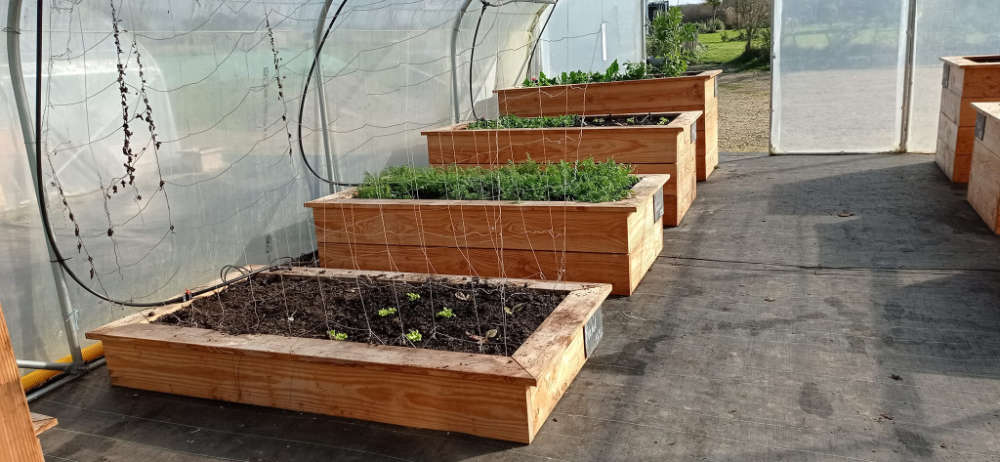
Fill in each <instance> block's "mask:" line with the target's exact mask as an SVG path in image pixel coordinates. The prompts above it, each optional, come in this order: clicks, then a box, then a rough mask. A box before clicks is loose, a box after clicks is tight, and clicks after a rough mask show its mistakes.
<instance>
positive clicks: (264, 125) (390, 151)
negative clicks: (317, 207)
mask: <svg viewBox="0 0 1000 462" xmlns="http://www.w3.org/2000/svg"><path fill="white" fill-rule="evenodd" d="M112 2H113V3H112ZM112 2H109V1H105V0H82V1H63V0H46V3H45V6H46V10H45V17H44V20H45V27H44V31H43V36H44V39H45V47H44V49H43V50H41V53H42V57H43V61H44V65H43V77H44V89H43V94H42V96H43V107H42V110H43V115H44V122H43V127H42V133H41V136H40V140H41V142H42V144H43V149H44V151H43V152H44V159H43V168H44V180H45V184H46V189H47V193H48V195H47V201H48V203H49V211H50V214H51V217H52V224H53V227H54V228H55V231H56V233H57V240H58V242H59V244H60V247H61V248H62V250H63V252H64V253H65V254H67V256H69V257H71V260H70V261H69V265H70V266H71V267H72V268H73V269H74V270H75V272H77V273H78V274H80V275H82V276H83V278H84V279H85V280H87V281H89V283H90V285H91V286H92V287H93V288H95V290H98V291H99V292H101V293H106V294H108V295H110V296H112V297H115V298H119V299H134V300H137V301H150V300H158V299H163V298H166V297H169V296H173V295H176V294H178V293H181V292H182V291H184V290H185V289H189V288H190V289H194V288H196V287H197V286H199V285H201V284H205V283H206V282H208V281H211V280H213V279H215V278H217V277H218V274H219V268H220V267H222V266H223V265H226V264H238V265H242V264H248V263H258V264H259V263H268V262H272V261H275V260H277V259H280V258H283V257H295V256H299V255H302V254H304V253H307V252H311V251H313V250H314V249H315V239H314V236H313V229H312V222H311V215H310V213H309V212H308V210H307V209H305V208H304V207H303V205H302V204H303V203H304V202H306V201H308V200H310V199H313V198H316V197H319V196H321V195H324V194H326V193H327V192H328V191H329V187H328V186H327V185H326V184H324V183H322V182H321V181H318V180H317V179H316V178H314V177H313V176H312V175H311V174H310V173H308V171H307V170H306V169H305V167H304V165H303V163H302V162H301V160H300V159H299V157H298V150H297V146H296V144H297V140H298V137H297V136H296V129H297V123H298V116H297V114H298V104H299V101H300V100H299V98H300V97H301V92H302V87H303V84H304V77H305V74H306V73H307V72H308V69H309V66H310V64H311V62H312V59H313V55H314V53H315V48H314V43H315V42H314V41H315V34H316V32H317V30H316V27H317V23H318V21H319V17H320V14H321V11H322V9H323V6H324V2H323V1H320V0H302V1H293V0H273V1H268V0H262V1H252V2H234V1H229V0H203V1H201V2H159V1H123V0H112ZM339 3H340V2H339V1H337V0H335V1H333V2H332V8H331V11H330V16H328V17H327V21H329V18H330V17H331V16H332V15H333V12H334V11H335V10H336V9H337V6H338V5H339ZM464 3H465V2H463V1H462V0H350V2H349V3H348V4H347V6H346V7H345V8H344V10H343V12H342V13H341V16H340V18H339V19H338V20H337V23H336V24H337V25H336V26H335V28H334V30H333V32H332V33H331V36H330V38H329V39H328V41H327V45H326V47H325V48H324V50H323V52H322V59H321V74H322V77H321V78H320V79H319V81H317V80H316V79H313V82H312V84H311V86H310V92H309V94H308V95H307V97H306V102H307V104H306V108H305V109H306V110H305V116H304V118H303V125H304V128H303V142H304V146H305V151H306V152H307V154H308V156H309V159H310V162H311V164H312V165H313V166H314V168H316V170H317V171H318V172H320V173H321V174H325V173H326V171H327V169H326V164H325V162H326V155H325V153H324V150H323V143H322V136H321V135H322V131H323V127H321V125H322V124H321V122H320V118H319V116H318V104H317V101H318V99H317V97H316V89H317V88H318V87H319V85H320V83H319V82H320V81H321V82H322V87H323V90H324V92H325V102H326V105H327V112H328V116H329V118H328V120H327V127H326V130H327V132H328V134H329V136H330V139H331V143H332V150H333V152H334V155H335V158H336V166H337V170H338V171H339V173H340V177H341V178H342V180H343V181H346V182H356V181H358V180H360V179H362V177H363V175H364V173H365V172H374V171H377V170H379V169H381V168H383V167H385V166H387V165H392V164H405V163H410V164H416V165H421V164H425V163H426V147H425V144H424V140H423V137H421V136H420V130H421V129H426V128H432V127H436V126H441V125H445V124H449V123H451V118H452V112H453V105H452V102H453V97H452V74H451V62H450V60H451V37H452V29H453V25H454V24H455V19H456V18H457V17H458V16H459V10H460V9H461V7H462V5H463V4H464ZM570 3H571V2H570ZM606 3H607V5H605V7H604V8H603V9H602V10H601V14H600V15H591V16H587V17H592V18H598V17H600V22H603V23H606V24H608V26H606V27H608V28H609V30H612V31H614V33H615V34H618V35H619V36H621V37H626V36H630V37H631V36H635V35H636V34H641V29H642V26H641V21H639V20H636V21H635V22H634V23H633V24H629V25H624V24H618V23H617V21H621V20H629V21H631V20H632V19H631V18H632V16H630V15H631V13H628V14H624V13H621V11H623V10H622V9H620V8H618V7H617V6H615V5H614V3H616V2H611V1H607V2H606ZM112 4H113V5H114V6H115V8H116V9H117V20H118V26H119V28H120V33H119V34H118V41H119V43H120V47H121V53H119V51H118V47H117V46H116V43H115V42H116V41H115V34H114V32H113V18H112V11H111V5H112ZM480 6H481V4H480V3H479V2H471V6H470V7H469V10H468V12H467V13H466V14H465V15H464V16H463V17H462V20H461V22H460V23H459V26H460V28H459V33H458V36H457V45H458V46H457V63H458V77H459V79H458V80H459V86H458V89H459V91H458V95H457V99H458V102H459V104H460V115H461V117H462V118H463V119H469V118H471V114H472V103H470V102H469V94H470V91H471V93H472V94H473V96H474V99H475V101H476V103H475V104H476V111H477V114H478V115H479V116H481V117H482V116H491V115H495V112H496V109H495V106H496V104H495V103H492V101H493V98H494V97H493V93H492V92H493V90H494V89H495V88H498V87H507V86H512V85H515V84H516V83H518V82H519V81H521V80H523V79H524V77H525V75H526V72H527V69H526V65H527V57H528V55H529V53H530V52H531V48H532V45H533V43H534V40H535V37H536V35H535V34H536V32H537V31H538V30H539V28H540V25H541V22H542V21H543V20H544V17H545V14H547V9H546V8H548V6H547V5H544V4H540V3H523V2H521V3H507V4H504V5H502V6H500V7H491V8H488V9H487V10H486V12H485V14H484V15H483V18H482V22H481V26H480V32H479V37H478V40H477V42H476V46H475V61H474V62H473V63H472V68H473V75H472V85H471V88H470V84H469V74H468V72H469V66H470V62H469V61H470V57H471V55H472V39H473V30H474V28H475V26H476V22H477V20H478V18H479V13H480ZM7 8H8V0H0V12H6V11H7ZM34 11H35V3H34V2H32V1H27V2H25V5H24V9H23V12H22V21H21V24H22V28H21V30H20V31H19V32H20V39H21V53H22V55H23V62H24V65H23V69H20V70H16V71H15V75H17V74H18V73H21V74H23V75H24V77H25V80H26V84H27V87H28V90H29V95H28V98H29V103H30V104H29V105H31V106H32V107H31V108H30V109H31V110H32V111H33V110H34V107H33V101H34V79H35V66H34V59H35V47H34V37H35V31H34ZM543 13H545V14H543ZM592 22H593V21H592ZM268 24H269V25H270V26H268ZM595 24H600V23H599V22H595ZM629 28H631V30H632V32H629V31H628V30H627V29H629ZM636 31H639V32H636ZM561 33H562V32H556V33H548V34H547V35H546V37H548V40H550V43H570V42H571V41H572V40H575V38H573V37H562V36H560V34H561ZM272 37H273V47H272V40H271V39H272ZM639 37H640V39H641V35H639ZM588 43H589V45H587V44H585V45H583V46H593V40H591V42H588ZM629 43H632V45H629ZM629 46H633V47H636V46H641V40H640V41H639V42H635V41H634V40H632V39H631V38H630V39H628V40H624V41H621V43H620V44H619V45H614V44H613V47H612V50H613V51H614V53H615V56H616V57H626V59H632V58H633V57H638V56H640V55H641V50H639V51H638V52H637V51H636V50H635V49H631V50H629V49H628V47H629ZM614 47H618V48H614ZM575 49H576V48H575ZM548 53H549V54H548V56H550V57H554V58H553V59H557V58H555V57H558V56H559V54H560V53H562V51H558V50H552V49H550V50H549V52H548ZM574 53H575V52H574ZM275 54H276V55H277V59H278V61H277V67H278V69H277V71H276V70H275ZM6 58H7V56H6V55H5V56H4V59H2V60H0V115H2V117H0V143H2V149H0V274H4V275H5V276H6V277H4V278H0V303H2V304H3V308H4V312H5V314H6V317H7V321H8V323H10V330H11V333H12V335H13V337H14V338H13V340H14V345H15V350H16V353H17V355H18V357H19V358H24V359H38V360H54V359H56V358H58V357H61V356H63V355H65V354H67V348H66V346H65V345H66V343H65V338H64V333H63V332H62V322H61V319H60V315H59V309H58V301H57V300H56V298H55V296H54V289H53V280H52V276H51V272H50V269H49V264H50V263H49V257H48V254H47V252H46V250H45V242H44V238H43V233H42V230H41V225H40V221H39V218H38V214H37V210H36V208H35V207H36V206H35V199H34V193H33V185H32V182H31V179H30V175H29V172H28V164H27V162H26V158H27V157H26V156H27V153H26V152H25V147H24V140H23V139H22V136H21V127H20V125H19V123H18V118H17V108H16V105H15V103H14V99H13V93H12V87H11V80H10V77H9V76H10V70H9V69H8V68H7V59H6ZM138 58H141V61H142V69H141V70H142V77H143V78H144V79H145V83H143V81H142V78H140V74H139V72H140V68H139V65H138ZM119 62H120V63H121V64H122V65H123V66H124V69H125V72H124V82H125V86H126V92H125V93H124V99H125V101H126V104H127V107H128V111H129V112H128V114H129V116H130V117H133V116H134V115H135V114H136V113H137V111H138V112H144V111H145V108H146V105H147V103H146V101H147V100H148V106H149V107H150V108H151V110H152V118H153V121H154V124H153V125H154V126H153V127H152V128H151V127H150V125H149V124H148V123H147V122H146V121H144V120H140V119H130V122H129V130H130V131H131V132H132V135H131V136H130V137H129V138H130V139H129V144H130V146H131V147H132V150H133V152H134V153H135V155H136V157H135V159H136V160H135V161H134V164H133V165H134V167H135V169H136V170H135V180H134V183H133V184H129V182H128V180H127V179H126V184H125V185H124V186H123V185H122V184H121V180H120V179H121V177H122V176H123V175H124V173H125V166H124V165H123V164H124V163H126V157H125V155H124V154H123V151H122V149H123V144H124V141H125V130H124V129H123V127H122V119H121V117H122V104H121V101H122V97H123V94H122V92H121V91H120V89H119V82H118V81H117V79H118V74H117V70H116V69H117V65H118V64H119ZM566 62H570V61H566ZM276 77H279V78H280V79H279V78H276ZM279 80H280V82H281V88H280V89H279V87H278V84H277V82H278V81H279ZM279 92H280V95H283V97H282V96H279ZM151 133H155V136H156V138H157V140H158V141H159V142H160V143H161V144H160V145H159V149H155V146H156V144H155V143H154V142H153V139H152V136H151ZM290 151H291V155H290ZM161 181H162V182H163V188H162V189H161V188H160V184H161ZM60 189H61V190H62V193H60V192H59V190H60ZM63 199H65V201H66V202H65V203H66V204H68V206H67V205H63ZM70 213H72V219H71V218H70ZM77 227H78V228H79V238H78V237H77V236H76V232H75V229H76V228H77ZM90 258H92V259H93V260H92V263H91V261H90ZM91 271H93V273H94V274H93V278H92V279H91ZM69 285H70V291H71V298H72V301H73V306H74V309H75V310H76V311H75V313H74V318H75V319H76V321H77V322H78V324H79V327H80V330H81V332H83V331H86V330H87V329H90V328H94V327H96V326H99V325H101V324H103V323H105V322H108V321H110V320H112V319H115V318H119V317H122V316H124V315H126V314H129V313H130V312H131V311H132V310H131V309H127V308H123V307H121V306H118V305H111V304H107V303H99V302H98V300H97V299H95V298H94V297H92V296H89V295H88V294H85V293H84V292H83V291H82V290H81V289H80V288H79V287H77V286H75V285H73V284H72V282H70V283H69ZM81 341H82V339H81Z"/></svg>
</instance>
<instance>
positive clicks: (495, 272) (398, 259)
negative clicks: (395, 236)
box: [319, 243, 631, 295]
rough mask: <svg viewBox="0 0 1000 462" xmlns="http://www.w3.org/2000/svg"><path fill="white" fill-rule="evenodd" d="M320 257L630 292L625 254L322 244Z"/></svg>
mask: <svg viewBox="0 0 1000 462" xmlns="http://www.w3.org/2000/svg"><path fill="white" fill-rule="evenodd" d="M501 256H502V258H501ZM319 258H320V264H321V265H322V266H324V267H327V268H346V269H369V270H382V271H406V272H425V273H433V274H464V275H475V276H481V277H512V278H524V279H542V280H564V281H576V282H603V283H608V284H611V285H613V286H614V293H615V294H621V295H628V294H630V293H631V290H630V289H629V279H628V274H629V271H628V268H629V255H628V254H615V253H593V252H558V251H556V252H553V251H530V250H502V251H501V250H497V249H463V248H448V247H420V246H397V245H390V246H386V245H384V244H383V245H367V244H363V245H348V244H334V243H320V244H319Z"/></svg>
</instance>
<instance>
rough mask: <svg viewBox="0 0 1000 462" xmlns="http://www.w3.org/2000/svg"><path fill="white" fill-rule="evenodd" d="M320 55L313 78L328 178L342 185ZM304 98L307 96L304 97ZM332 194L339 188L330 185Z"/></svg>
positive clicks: (326, 8)
mask: <svg viewBox="0 0 1000 462" xmlns="http://www.w3.org/2000/svg"><path fill="white" fill-rule="evenodd" d="M332 4H333V0H326V2H324V3H323V10H322V11H320V14H319V21H318V22H317V23H316V36H315V39H314V46H315V47H317V48H318V47H319V42H320V41H321V40H323V25H324V24H326V15H327V14H328V13H329V12H330V6H331V5H332ZM320 58H321V56H320V54H319V53H317V54H316V71H315V73H314V75H313V78H314V79H316V97H317V98H318V99H319V121H320V124H321V129H320V133H321V134H322V135H323V152H325V153H326V177H327V178H333V181H334V182H335V183H340V182H341V181H340V168H339V167H338V166H337V156H336V154H335V153H334V152H333V149H332V147H331V142H330V127H329V126H328V125H327V120H328V119H327V115H326V88H325V87H324V85H323V63H322V61H320ZM302 97H303V98H305V97H306V95H302ZM329 186H330V194H333V193H335V192H337V186H336V185H334V184H330V185H329Z"/></svg>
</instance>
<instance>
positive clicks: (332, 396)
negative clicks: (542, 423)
mask: <svg viewBox="0 0 1000 462" xmlns="http://www.w3.org/2000/svg"><path fill="white" fill-rule="evenodd" d="M105 351H106V354H107V358H108V368H109V370H110V372H111V383H112V384H114V385H118V386H124V387H130V388H138V389H143V390H150V391H157V392H163V393H173V394H180V395H185V396H194V397H200V398H206V399H216V400H222V401H230V402H237V403H245V404H252V405H258V406H270V407H277V408H282V409H290V410H296V411H304V412H315V413H320V414H327V415H334V416H341V417H347V418H358V419H365V420H372V421H377V422H384V423H389V424H396V425H405V426H408V427H417V428H427V429H433V430H446V431H456V432H461V433H468V434H472V435H477V436H483V437H487V438H495V439H501V440H507V441H515V442H520V443H527V442H529V441H530V428H529V426H528V422H527V403H526V401H525V386H524V385H522V384H504V383H497V382H492V381H478V380H468V379H462V378H454V377H443V376H437V375H414V374H408V373H406V372H399V371H392V370H381V371H380V370H372V369H368V368H357V367H350V366H342V365H330V364H322V363H308V362H295V361H287V360H284V359H280V358H271V357H258V356H255V355H251V354H247V353H245V352H240V351H233V350H226V349H217V350H214V351H212V350H208V351H206V350H200V349H198V350H192V349H191V348H190V347H189V346H187V345H183V344H170V343H163V344H159V345H155V344H134V343H133V342H130V341H129V340H127V339H115V340H109V341H105Z"/></svg>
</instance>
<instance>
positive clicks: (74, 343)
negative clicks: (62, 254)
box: [7, 0, 83, 369]
mask: <svg viewBox="0 0 1000 462" xmlns="http://www.w3.org/2000/svg"><path fill="white" fill-rule="evenodd" d="M37 1H43V0H37ZM21 3H22V2H21V0H10V3H9V4H8V8H7V65H8V67H9V68H10V84H11V87H12V89H13V92H14V102H15V103H16V105H17V117H18V119H19V121H20V125H21V136H22V137H23V138H24V147H25V148H26V149H27V150H28V165H29V167H30V170H31V181H33V182H34V183H35V186H36V188H35V189H36V190H37V189H38V188H37V186H38V183H39V182H40V181H42V179H41V178H39V177H38V174H37V170H38V169H37V165H36V162H35V160H36V159H35V143H37V142H38V140H36V139H35V129H34V124H33V122H32V119H31V111H30V109H29V108H28V95H27V93H25V91H24V72H23V70H22V68H21ZM36 33H41V31H36ZM41 52H42V50H35V53H41ZM35 78H36V79H40V78H42V76H41V75H36V76H35ZM36 110H38V108H36ZM36 199H37V198H36ZM35 203H36V204H38V207H39V213H41V207H42V201H41V200H36V201H35ZM45 247H46V249H48V252H49V261H50V262H51V268H52V279H53V282H54V283H55V286H56V298H57V299H58V300H59V311H60V313H61V314H62V320H63V330H64V331H65V333H66V344H67V345H68V346H69V353H70V356H71V357H72V358H73V362H72V365H73V367H72V368H73V369H75V368H78V367H80V366H82V365H83V353H82V352H81V351H80V337H79V326H77V322H76V315H77V314H76V311H75V310H74V309H73V302H72V301H70V298H69V289H67V287H66V279H65V277H64V275H63V272H62V268H60V266H59V262H57V261H56V256H55V253H54V252H53V251H52V243H51V242H49V240H48V238H46V239H45Z"/></svg>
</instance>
